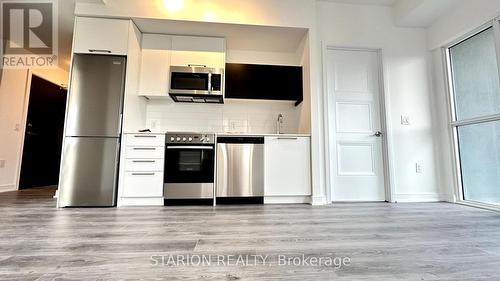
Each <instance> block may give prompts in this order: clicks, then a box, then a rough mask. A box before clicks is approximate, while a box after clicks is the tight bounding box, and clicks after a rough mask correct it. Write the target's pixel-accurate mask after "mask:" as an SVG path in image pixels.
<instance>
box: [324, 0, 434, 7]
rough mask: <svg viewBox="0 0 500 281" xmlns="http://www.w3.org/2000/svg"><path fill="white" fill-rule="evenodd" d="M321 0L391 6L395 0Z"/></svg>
mask: <svg viewBox="0 0 500 281" xmlns="http://www.w3.org/2000/svg"><path fill="white" fill-rule="evenodd" d="M323 1H328V2H337V3H347V4H356V5H377V6H393V5H394V4H395V3H396V1H397V0H323ZM436 1H439V0H436Z"/></svg>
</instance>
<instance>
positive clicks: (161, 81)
mask: <svg viewBox="0 0 500 281" xmlns="http://www.w3.org/2000/svg"><path fill="white" fill-rule="evenodd" d="M171 48H172V38H171V36H170V35H163V34H143V35H142V55H141V73H140V80H139V91H138V93H139V95H140V96H146V97H150V98H155V97H167V96H168V90H169V81H170V55H171Z"/></svg>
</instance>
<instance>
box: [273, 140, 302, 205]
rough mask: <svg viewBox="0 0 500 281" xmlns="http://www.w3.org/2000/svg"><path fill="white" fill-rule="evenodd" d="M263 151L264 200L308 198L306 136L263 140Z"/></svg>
mask: <svg viewBox="0 0 500 281" xmlns="http://www.w3.org/2000/svg"><path fill="white" fill-rule="evenodd" d="M264 150H265V152H264V163H265V164H264V166H265V176H264V196H265V197H272V196H281V197H287V198H289V197H294V196H310V195H311V154H310V150H311V148H310V138H309V137H293V136H272V137H266V138H265V149H264Z"/></svg>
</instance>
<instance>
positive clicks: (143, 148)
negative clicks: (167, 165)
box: [134, 147, 156, 150]
mask: <svg viewBox="0 0 500 281" xmlns="http://www.w3.org/2000/svg"><path fill="white" fill-rule="evenodd" d="M134 150H156V148H154V147H134Z"/></svg>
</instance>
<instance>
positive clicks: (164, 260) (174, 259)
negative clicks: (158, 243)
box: [150, 254, 351, 270]
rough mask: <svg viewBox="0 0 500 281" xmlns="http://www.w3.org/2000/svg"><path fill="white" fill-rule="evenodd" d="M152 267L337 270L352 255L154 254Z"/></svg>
mask: <svg viewBox="0 0 500 281" xmlns="http://www.w3.org/2000/svg"><path fill="white" fill-rule="evenodd" d="M150 264H151V266H152V267H180V266H201V267H209V266H224V267H225V266H244V267H251V266H302V267H323V268H332V269H335V270H338V269H342V268H344V267H348V266H350V265H351V258H350V257H336V256H329V255H326V256H315V255H305V254H298V255H285V254H280V255H253V254H252V255H227V254H226V255H219V254H216V255H208V254H207V255H205V254H199V255H198V254H175V255H152V256H151V257H150Z"/></svg>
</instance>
